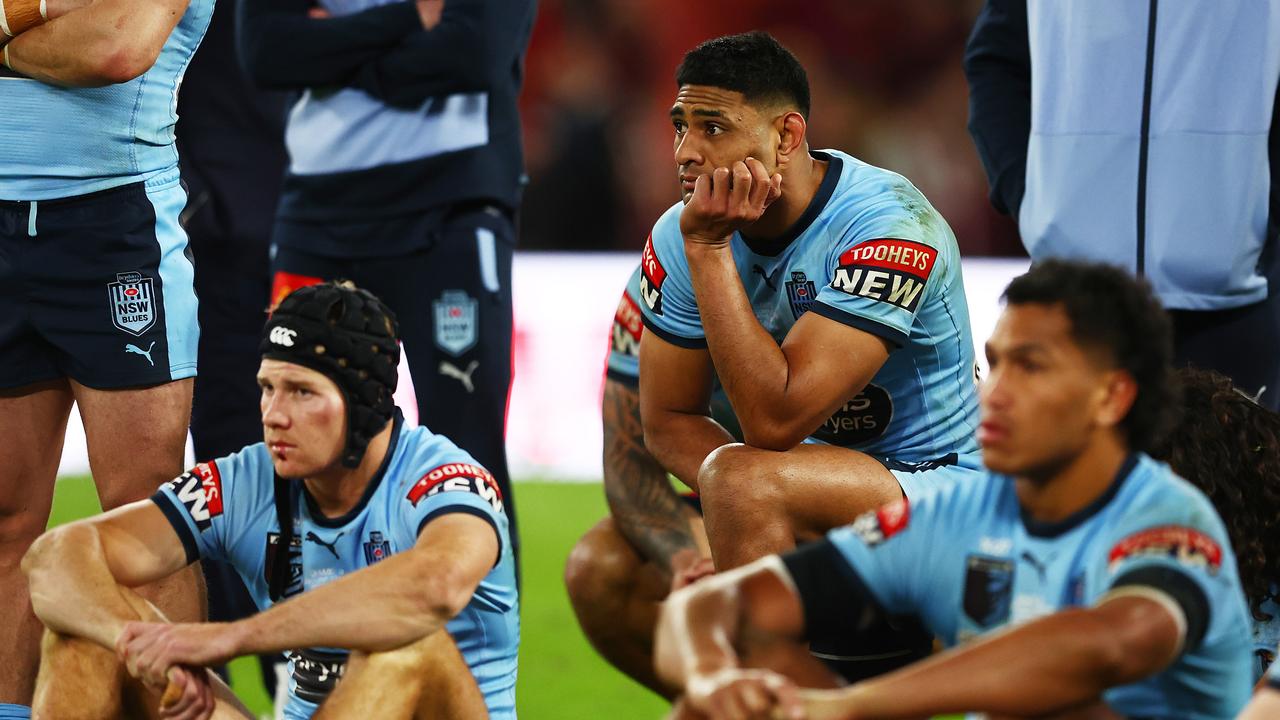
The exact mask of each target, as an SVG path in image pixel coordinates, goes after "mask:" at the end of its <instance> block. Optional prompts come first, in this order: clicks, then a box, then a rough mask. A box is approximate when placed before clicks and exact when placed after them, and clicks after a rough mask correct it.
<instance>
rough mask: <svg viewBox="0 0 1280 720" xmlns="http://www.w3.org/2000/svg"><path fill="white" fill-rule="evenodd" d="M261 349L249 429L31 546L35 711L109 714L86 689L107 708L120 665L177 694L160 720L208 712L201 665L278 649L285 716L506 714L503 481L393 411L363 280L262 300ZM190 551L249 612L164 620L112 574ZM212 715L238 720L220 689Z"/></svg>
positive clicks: (382, 331)
mask: <svg viewBox="0 0 1280 720" xmlns="http://www.w3.org/2000/svg"><path fill="white" fill-rule="evenodd" d="M261 349H262V355H263V359H262V365H261V368H260V369H259V372H258V382H259V385H261V387H262V423H263V429H264V435H265V439H266V441H265V443H259V444H256V445H251V446H249V447H247V448H245V449H244V450H242V451H240V452H239V453H235V454H232V455H230V456H227V457H225V458H221V459H219V460H216V461H213V462H209V463H203V464H201V465H198V466H196V467H195V468H194V469H193V470H191V471H190V472H188V473H186V474H184V475H182V476H180V477H178V478H177V479H175V480H173V481H172V482H170V483H168V484H167V485H165V486H164V487H162V488H161V490H160V491H159V492H158V493H156V495H155V496H154V497H153V498H152V499H151V500H149V501H141V502H138V503H134V504H132V505H128V506H125V507H123V508H120V509H119V510H116V511H113V512H110V513H107V514H105V515H102V516H100V517H96V518H91V519H88V520H83V521H80V522H77V523H73V524H71V525H68V526H64V527H61V528H58V529H56V530H53V531H50V532H49V533H47V534H46V535H44V536H42V537H41V538H40V539H39V540H38V541H37V542H36V543H35V544H34V545H33V546H32V549H31V551H30V552H29V553H28V555H27V557H26V558H25V559H24V563H23V568H24V570H25V571H26V573H27V576H28V578H29V581H30V583H31V596H32V604H33V606H34V608H35V612H36V614H37V615H38V616H39V617H40V619H41V620H42V621H43V622H44V623H45V625H46V626H47V628H48V630H49V632H48V633H47V634H46V639H45V644H44V654H43V658H42V670H41V674H40V680H39V683H38V685H37V704H36V711H37V713H38V714H39V713H43V715H44V717H79V716H80V714H81V713H87V712H89V711H90V710H91V709H92V710H93V711H95V712H101V713H102V714H103V715H104V716H114V715H112V714H111V709H110V708H104V707H102V706H100V705H97V704H86V703H89V702H91V701H89V700H86V699H85V698H95V699H94V700H93V701H92V702H94V703H97V702H102V701H101V700H98V699H96V698H99V697H108V698H114V700H113V701H112V702H114V703H115V704H116V706H117V707H118V705H119V703H120V702H121V696H120V691H119V686H120V684H121V678H122V676H123V675H122V672H121V666H120V662H123V667H124V668H125V669H127V671H128V674H129V675H130V676H132V677H134V678H137V679H139V680H141V681H142V683H143V684H144V685H145V687H146V688H147V693H149V697H147V698H144V699H143V700H142V702H144V703H145V702H151V703H154V702H155V695H156V693H158V692H159V691H161V690H164V689H166V686H168V690H169V691H170V692H172V693H175V694H180V695H181V697H180V699H178V700H176V701H175V702H174V703H172V704H170V705H168V706H167V709H165V710H164V713H165V715H166V716H167V717H182V718H187V717H197V718H203V717H207V716H208V713H210V712H213V710H214V705H213V703H214V697H213V694H214V693H213V692H212V691H211V689H210V686H209V682H210V674H209V673H208V672H207V671H203V670H201V669H200V666H204V665H209V664H213V663H221V662H225V661H226V660H228V659H230V658H233V657H236V656H239V655H245V654H251V653H267V652H282V651H283V652H287V653H288V659H289V670H290V674H291V679H290V681H289V701H288V705H287V706H286V707H285V716H286V717H287V718H290V719H292V720H298V719H301V718H308V717H311V716H312V715H313V714H315V715H316V717H323V718H352V717H377V718H410V717H412V718H435V717H442V718H445V717H448V718H452V717H466V718H470V717H484V716H485V714H486V708H487V713H488V714H489V716H491V717H494V718H514V717H515V708H514V694H515V675H516V650H517V645H518V634H519V629H518V628H519V625H518V618H517V613H518V607H517V595H516V585H515V573H514V569H513V561H512V556H511V548H510V543H509V542H508V539H507V523H506V519H505V516H504V515H503V507H502V497H501V495H500V494H499V493H498V492H497V490H496V486H495V484H494V482H493V480H492V478H491V477H490V476H489V473H488V472H487V471H485V470H484V469H483V468H481V467H480V466H479V465H478V464H476V462H475V461H474V460H473V459H472V458H471V456H470V455H468V454H467V453H466V452H464V451H463V450H461V449H459V448H458V447H457V446H455V445H454V444H453V443H452V442H450V441H449V440H448V439H447V438H445V437H443V436H440V435H434V434H432V433H431V432H430V431H429V430H427V429H426V428H424V427H417V428H406V427H404V426H403V417H402V415H401V414H400V413H399V411H398V410H397V408H396V407H395V405H394V404H393V402H392V399H391V398H392V393H393V392H394V389H395V385H396V377H397V376H396V368H397V364H398V361H399V356H400V352H399V345H398V335H397V332H396V324H395V319H394V316H393V315H392V314H391V312H390V311H389V310H388V309H386V307H385V306H383V305H382V303H381V302H380V301H378V299H377V298H375V297H374V296H373V295H371V294H369V293H368V292H366V291H363V290H356V289H354V288H352V287H348V286H340V285H334V284H325V285H316V286H312V287H307V288H303V289H300V290H298V291H296V292H294V293H293V294H291V295H290V296H288V297H287V298H285V300H284V301H283V302H282V303H281V304H280V305H279V307H278V308H277V309H276V311H275V313H274V314H273V315H272V317H271V319H270V320H269V321H268V322H267V325H266V327H265V328H264V331H263V340H262V344H261ZM199 558H215V559H218V560H223V561H226V562H228V563H230V564H231V565H232V566H234V567H235V568H236V570H237V571H238V572H239V573H240V575H241V577H242V578H243V579H244V581H245V583H246V585H247V586H248V588H249V590H250V592H251V594H252V595H253V596H254V599H255V600H256V601H257V603H258V605H259V607H261V608H262V609H263V610H264V612H262V613H260V614H258V615H255V616H253V617H250V618H247V619H245V620H241V621H238V622H233V623H228V624H212V623H209V624H175V625H171V624H165V623H164V622H163V621H162V619H161V618H158V617H157V616H156V614H155V612H154V611H153V610H151V609H150V608H149V607H148V606H147V605H146V604H145V603H142V602H140V600H139V599H138V598H137V597H136V596H135V595H134V593H133V592H132V591H131V590H130V588H132V587H135V586H137V585H139V584H142V583H146V582H149V581H151V580H153V579H155V578H157V577H163V576H165V575H167V574H169V573H172V572H174V571H175V570H176V569H178V568H181V567H183V566H185V565H187V564H188V563H191V562H194V561H195V560H197V559H199ZM138 620H142V621H144V622H141V623H139V622H135V621H138ZM446 630H447V633H446V632H444V631H446ZM80 639H83V640H80ZM84 641H88V642H84ZM98 646H101V647H102V648H112V647H114V648H115V649H116V650H117V653H118V656H119V660H117V659H116V658H115V657H114V656H111V655H110V654H108V655H107V656H106V657H105V658H104V657H103V651H101V650H98ZM348 652H349V653H350V655H348ZM459 652H460V653H461V654H459ZM348 658H349V659H350V662H348ZM87 667H89V668H92V671H91V672H86V668H87ZM468 668H469V671H468ZM344 672H345V676H344ZM339 678H344V679H343V680H342V682H341V683H340V684H339V683H338V680H339ZM335 685H336V686H337V689H336V690H335V689H334V688H335ZM131 694H133V691H132V689H130V690H129V691H128V692H126V698H125V700H126V701H130V702H132V701H133V700H132V699H130V698H129V697H128V696H129V695H131ZM153 707H154V704H153ZM193 708H194V709H193ZM217 712H218V713H222V715H215V716H219V717H221V716H225V717H241V715H239V714H236V713H235V711H234V710H233V709H232V708H231V707H229V706H227V705H226V703H225V702H224V701H223V700H218V710H217Z"/></svg>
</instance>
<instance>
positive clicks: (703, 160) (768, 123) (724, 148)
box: [671, 85, 778, 202]
mask: <svg viewBox="0 0 1280 720" xmlns="http://www.w3.org/2000/svg"><path fill="white" fill-rule="evenodd" d="M775 120H776V118H774V117H773V116H772V115H769V114H767V113H766V112H764V111H761V110H760V109H759V108H756V107H755V106H754V105H751V104H749V103H748V102H747V101H746V99H745V98H744V97H743V96H742V93H740V92H737V91H735V90H722V89H720V88H717V87H712V86H710V85H682V86H680V90H679V92H678V93H677V94H676V102H675V105H672V106H671V125H672V126H673V127H674V129H675V133H676V137H675V159H676V177H677V180H678V181H679V182H680V193H681V196H682V197H683V199H684V202H689V198H691V197H692V196H693V184H694V182H695V181H696V180H697V179H698V176H699V175H709V174H711V172H713V171H714V170H715V169H716V168H721V167H732V166H733V164H734V163H736V162H738V161H740V160H746V159H747V158H748V157H753V158H755V159H757V160H759V161H760V162H761V163H763V164H764V169H765V170H766V171H767V172H768V173H769V175H773V173H774V172H776V171H777V169H778V163H777V158H776V152H777V148H778V131H777V128H776V127H775V123H774V121H775Z"/></svg>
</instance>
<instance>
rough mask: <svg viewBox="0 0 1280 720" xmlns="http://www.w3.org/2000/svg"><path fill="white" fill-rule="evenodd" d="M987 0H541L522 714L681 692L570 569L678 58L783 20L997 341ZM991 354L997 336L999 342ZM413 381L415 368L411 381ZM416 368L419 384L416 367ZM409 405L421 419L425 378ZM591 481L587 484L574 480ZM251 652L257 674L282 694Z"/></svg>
mask: <svg viewBox="0 0 1280 720" xmlns="http://www.w3.org/2000/svg"><path fill="white" fill-rule="evenodd" d="M980 6H981V0H805V1H804V2H798V3H779V2H775V1H772V0H699V1H691V0H540V2H539V18H538V23H537V26H536V28H535V32H534V36H533V41H532V45H531V48H530V51H529V55H528V62H527V68H528V77H527V81H526V86H525V92H524V94H523V97H522V100H521V107H522V114H523V119H524V126H525V140H526V147H525V152H526V164H527V167H528V172H529V177H530V183H529V186H528V188H527V192H526V194H525V200H524V206H523V209H522V218H521V240H520V248H521V253H519V254H518V256H517V262H516V269H515V273H516V276H515V281H514V284H515V287H514V290H515V311H516V343H515V356H516V357H515V363H516V372H515V385H514V387H513V391H512V399H511V405H510V417H509V423H508V440H509V453H510V455H511V461H512V471H513V475H515V476H516V477H517V479H518V480H519V481H520V484H519V486H518V487H517V494H518V503H519V505H520V512H521V526H522V530H523V542H524V588H523V597H522V604H523V611H522V633H523V642H522V658H523V659H524V662H522V664H521V667H520V679H519V688H518V703H519V712H520V714H521V715H522V716H523V717H526V718H534V719H541V718H565V719H577V718H583V719H586V718H598V717H601V715H602V714H603V713H604V712H606V711H607V712H608V714H609V716H610V717H611V719H612V720H629V719H630V718H655V717H659V716H661V715H662V714H663V712H664V711H665V708H666V705H665V704H664V703H663V702H661V701H660V700H659V699H658V698H657V697H656V696H654V695H652V694H650V693H649V692H647V691H646V690H644V689H642V688H641V687H640V686H638V685H636V684H634V683H632V682H630V681H629V680H627V679H625V678H624V677H623V676H622V675H620V674H619V673H617V672H615V671H613V670H612V669H611V668H609V667H608V666H607V665H606V664H605V663H604V662H603V661H602V660H601V659H600V658H599V656H598V655H596V654H595V653H594V651H592V650H591V649H590V647H589V646H588V645H587V642H586V640H585V638H584V637H583V636H582V633H581V632H580V631H579V629H578V626H577V623H576V622H575V621H574V618H573V615H572V611H571V610H570V608H569V605H568V600H567V597H566V596H565V592H564V589H563V584H562V580H561V577H562V572H563V566H564V560H565V557H566V556H567V555H568V552H569V549H570V548H571V547H572V545H573V543H574V542H575V541H576V540H577V538H578V537H579V536H580V535H581V534H582V533H583V532H585V531H586V529H587V528H588V527H590V526H591V525H592V524H593V523H595V522H596V521H597V520H598V519H599V518H600V517H602V516H603V515H604V513H605V505H604V496H603V491H602V489H601V487H600V485H599V478H600V417H599V397H600V389H601V381H602V372H603V366H604V365H603V364H604V358H605V352H606V343H607V339H608V332H609V326H610V322H611V321H612V317H613V312H614V308H615V306H616V304H617V300H618V296H619V294H620V293H621V290H622V286H623V283H624V282H625V280H626V278H627V276H628V275H629V273H630V271H631V270H632V268H633V267H634V263H635V262H637V261H638V254H639V250H640V248H641V246H642V245H643V243H644V239H645V237H646V236H647V234H648V230H649V227H650V225H651V224H652V222H653V221H654V220H655V219H656V218H657V217H658V215H659V214H660V213H661V212H662V211H663V210H664V209H665V208H666V207H668V206H669V205H670V204H671V203H672V202H674V201H675V200H676V199H677V198H678V195H677V186H676V182H675V177H674V174H673V164H672V161H671V154H670V147H671V127H670V124H669V121H668V119H667V109H668V107H669V106H670V103H671V100H672V97H673V91H674V89H675V86H674V80H673V77H674V70H675V66H676V64H677V63H678V62H679V60H680V57H681V55H682V54H683V53H684V52H685V51H686V50H688V49H689V48H691V47H693V46H694V45H695V44H697V43H698V42H700V41H702V40H704V39H706V38H709V37H713V36H716V35H723V34H727V33H733V32H741V31H745V30H750V29H757V28H758V29H764V30H768V31H769V32H771V33H773V34H774V35H775V36H777V37H778V38H779V39H780V40H781V41H782V42H783V43H784V44H786V45H787V46H788V47H790V48H791V49H792V50H793V51H795V53H796V54H797V55H798V56H799V58H800V60H801V61H802V62H803V63H804V64H805V66H806V68H807V69H808V71H809V79H810V83H811V85H812V88H813V98H814V102H813V117H812V119H811V124H810V142H811V144H812V145H813V146H814V147H818V148H821V147H836V148H840V149H843V150H845V151H847V152H850V153H852V154H854V155H856V156H858V157H860V158H862V159H864V160H866V161H868V162H870V163H873V164H876V165H880V166H883V167H887V168H889V169H892V170H895V171H897V172H900V173H902V174H904V175H906V176H907V177H908V178H910V179H911V180H912V181H913V182H914V183H915V184H916V185H917V186H918V187H919V188H920V189H921V190H922V191H923V192H924V193H925V195H926V196H928V197H929V199H930V200H931V201H932V203H933V204H934V205H935V206H936V207H937V208H938V210H939V211H941V213H942V214H943V215H944V216H945V217H946V218H947V220H948V222H949V223H950V224H951V227H952V229H953V230H954V231H955V234H956V237H957V239H958V241H959V244H960V248H961V250H962V252H963V253H964V254H965V255H966V263H965V282H966V287H967V290H968V294H969V301H970V306H971V307H970V309H971V314H972V316H973V325H974V336H975V339H976V340H977V342H978V343H979V346H980V345H981V343H982V342H983V341H984V340H985V338H986V337H987V335H988V334H989V332H990V328H991V325H992V324H993V323H994V318H995V313H996V312H997V310H998V306H997V297H998V295H999V292H1000V291H1001V290H1002V289H1003V287H1004V284H1005V282H1007V279H1008V278H1009V277H1011V276H1012V275H1014V274H1016V273H1018V272H1020V271H1021V270H1022V269H1024V268H1025V267H1026V266H1027V261H1026V259H1025V255H1024V253H1023V250H1022V247H1021V245H1020V244H1019V242H1018V240H1017V234H1016V229H1015V227H1014V225H1013V223H1012V222H1011V221H1010V220H1009V219H1008V218H1004V217H1001V216H999V215H997V214H996V213H995V212H994V211H993V210H991V207H990V205H989V203H988V202H987V199H986V191H987V187H986V181H985V178H984V176H983V173H982V168H981V166H980V164H979V162H978V158H977V155H976V153H975V151H974V149H973V145H972V142H971V141H970V139H969V136H968V134H967V133H966V130H965V119H966V116H967V110H966V103H967V90H966V84H965V80H964V76H963V73H962V71H961V63H960V60H961V54H962V50H963V45H964V40H965V37H966V35H967V33H968V31H969V28H970V27H971V24H972V20H973V18H974V16H975V15H976V14H977V11H978V9H979V8H980ZM979 357H981V353H979ZM410 382H411V381H410ZM406 385H407V383H406ZM399 397H400V402H401V405H402V406H404V407H406V412H407V414H409V415H410V417H411V418H413V417H416V413H415V412H413V409H412V405H413V401H412V397H413V396H412V392H411V391H410V390H409V389H408V388H407V387H402V388H401V391H400V393H399ZM87 472H88V464H87V460H86V456H85V451H84V438H83V432H82V431H81V430H80V429H79V427H78V420H77V419H75V418H73V421H72V426H71V427H70V428H69V429H68V440H67V446H66V450H65V452H64V458H63V464H62V469H61V473H60V475H61V479H60V482H59V484H58V492H57V499H56V502H55V506H54V517H53V522H54V523H59V522H65V521H67V520H69V519H73V518H75V517H80V516H83V515H85V514H88V513H90V512H94V511H96V509H97V502H96V499H95V496H94V493H93V488H92V484H91V482H90V480H89V478H88V476H87ZM566 481H573V482H566ZM254 672H255V671H254V669H253V668H252V667H251V666H250V665H249V664H248V663H247V661H239V662H238V663H236V665H235V673H234V675H235V679H236V689H237V692H238V693H239V694H240V695H241V696H242V697H243V698H244V699H245V700H246V701H247V702H249V703H250V704H251V706H253V707H254V708H255V709H256V710H258V711H260V712H263V713H265V712H267V707H268V705H267V703H268V701H267V698H266V696H265V693H263V691H262V690H261V686H260V683H258V682H257V681H256V678H255V677H254Z"/></svg>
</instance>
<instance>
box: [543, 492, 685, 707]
mask: <svg viewBox="0 0 1280 720" xmlns="http://www.w3.org/2000/svg"><path fill="white" fill-rule="evenodd" d="M690 514H691V515H692V513H690ZM691 525H692V526H693V527H692V529H693V531H694V533H695V536H698V537H700V536H701V535H702V533H703V529H702V520H701V518H696V516H695V517H693V518H691ZM564 582H565V587H566V588H567V589H568V591H569V601H570V603H571V604H572V605H573V611H574V613H575V614H576V615H577V616H578V624H579V625H580V626H581V627H582V631H583V632H584V633H586V636H587V639H588V640H589V641H590V642H591V646H592V647H594V648H595V649H596V651H597V652H599V653H600V655H602V656H603V657H604V659H605V660H608V661H609V663H611V664H612V665H613V666H614V667H616V668H618V669H619V670H621V671H622V672H624V673H626V674H627V675H629V676H630V677H631V678H633V679H634V680H636V682H639V683H640V684H642V685H644V686H645V687H647V688H649V689H650V690H652V691H654V692H655V693H658V694H659V695H662V696H663V697H666V698H671V697H674V694H675V691H674V689H673V688H670V687H668V686H667V685H666V684H665V683H663V682H662V681H661V680H659V679H658V676H657V673H655V672H654V670H653V633H654V629H655V628H656V627H657V625H658V613H659V611H660V610H661V607H662V601H663V600H665V599H666V597H667V593H668V592H669V591H670V588H671V583H670V580H668V579H667V578H666V576H665V575H664V573H663V572H662V570H661V569H660V568H659V567H658V566H657V565H656V564H654V563H652V562H650V561H648V560H646V559H645V558H644V557H642V556H641V555H640V553H639V552H637V551H636V549H635V546H634V545H632V544H631V543H630V542H629V541H628V540H627V539H626V538H625V537H624V536H623V535H622V533H621V532H619V531H618V528H617V525H616V524H615V523H614V521H613V518H608V517H606V518H605V519H603V520H601V521H600V522H599V523H597V524H596V525H595V527H593V528H591V530H589V531H587V534H586V535H583V536H582V539H581V540H579V541H578V544H577V545H575V546H574V548H573V552H572V553H570V555H569V560H568V562H567V563H566V565H565V571H564Z"/></svg>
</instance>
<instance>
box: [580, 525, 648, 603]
mask: <svg viewBox="0 0 1280 720" xmlns="http://www.w3.org/2000/svg"><path fill="white" fill-rule="evenodd" d="M638 566H639V557H638V556H637V555H636V553H635V551H634V550H633V549H631V547H630V546H629V544H628V543H627V541H626V539H625V538H623V537H622V533H620V532H618V529H617V526H616V525H615V524H614V522H613V519H612V518H605V519H604V520H601V521H600V522H599V523H597V524H596V526H595V527H593V528H591V529H590V530H588V531H587V534H586V535H583V536H582V539H581V540H579V541H578V544H577V545H574V547H573V551H572V552H570V553H569V559H568V561H567V562H566V563H565V567H564V584H565V589H566V590H568V592H569V599H570V601H572V602H573V604H574V607H575V608H578V609H579V613H580V614H581V612H582V611H583V610H584V609H590V608H593V607H600V606H601V604H602V603H601V601H602V600H604V599H606V598H609V597H612V596H615V595H624V594H625V593H626V590H627V588H628V587H629V586H630V585H631V583H632V582H633V580H634V577H635V574H636V572H637V570H638Z"/></svg>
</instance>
